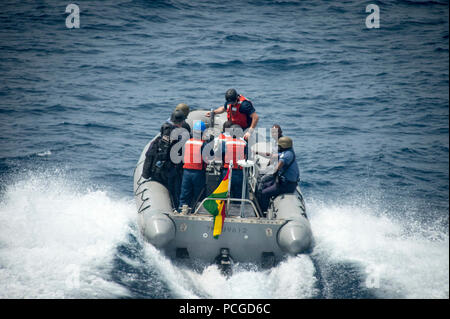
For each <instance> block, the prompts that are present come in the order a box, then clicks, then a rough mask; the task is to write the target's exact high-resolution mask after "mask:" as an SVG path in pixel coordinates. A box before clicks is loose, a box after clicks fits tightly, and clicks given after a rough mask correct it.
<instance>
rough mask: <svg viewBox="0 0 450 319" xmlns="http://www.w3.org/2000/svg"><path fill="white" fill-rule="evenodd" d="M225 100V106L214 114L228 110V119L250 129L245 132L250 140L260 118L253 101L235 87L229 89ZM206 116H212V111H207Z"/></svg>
mask: <svg viewBox="0 0 450 319" xmlns="http://www.w3.org/2000/svg"><path fill="white" fill-rule="evenodd" d="M225 100H226V102H225V104H224V106H221V107H219V108H217V109H215V110H214V111H213V112H214V114H221V113H223V112H225V111H226V112H227V119H228V121H231V122H232V123H233V124H237V125H239V126H240V127H242V129H243V130H244V131H245V130H247V129H248V130H247V132H246V133H245V134H244V139H245V140H248V138H249V137H250V135H251V134H252V133H253V131H254V129H255V128H256V125H257V124H258V120H259V117H258V114H256V111H255V108H254V107H253V104H252V102H250V100H248V99H247V98H245V97H244V96H243V95H240V94H238V93H237V92H236V90H235V89H229V90H227V92H226V93H225ZM206 116H207V117H209V116H211V112H207V113H206Z"/></svg>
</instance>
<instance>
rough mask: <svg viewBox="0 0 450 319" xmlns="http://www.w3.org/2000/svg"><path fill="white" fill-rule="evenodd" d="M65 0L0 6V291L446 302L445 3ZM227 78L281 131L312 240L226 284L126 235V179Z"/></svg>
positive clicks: (15, 294) (131, 232) (133, 232)
mask: <svg viewBox="0 0 450 319" xmlns="http://www.w3.org/2000/svg"><path fill="white" fill-rule="evenodd" d="M69 3H70V2H68V1H67V2H64V1H53V0H52V1H50V0H49V1H44V0H40V1H33V2H19V1H2V2H1V3H0V298H294V299H297V298H449V237H448V229H449V166H448V165H449V130H448V129H449V90H448V85H449V52H448V49H449V42H448V34H449V32H448V29H449V25H448V22H449V3H448V1H445V0H439V1H427V0H423V1H413V0H410V1H408V0H402V1H400V0H399V1H370V2H363V1H362V2H360V1H339V2H337V1H336V2H331V1H320V0H319V1H295V0H291V1H277V0H272V1H269V0H258V1H256V0H255V1H235V0H232V1H226V2H224V1H216V0H209V1H187V0H161V1H150V0H147V1H144V0H136V1H126V0H117V1H107V2H104V1H82V0H80V1H77V2H76V4H77V5H78V6H79V8H80V28H74V29H68V28H67V27H66V23H65V21H66V17H67V16H68V13H65V9H66V6H67V5H68V4H69ZM369 3H373V4H377V5H378V6H379V8H380V28H378V29H369V28H367V27H366V24H365V20H366V17H367V16H368V15H369V13H366V12H365V9H366V6H367V5H368V4H369ZM230 87H234V88H236V89H237V90H238V92H240V93H242V94H243V95H245V96H246V97H248V98H249V99H251V100H252V101H253V103H254V106H255V108H256V110H257V113H258V114H259V116H260V122H259V127H267V128H269V127H270V126H271V125H272V124H273V123H279V124H280V125H281V126H282V129H283V131H284V133H285V135H288V136H291V137H292V138H293V139H294V148H295V151H296V154H297V161H298V164H299V167H300V173H301V184H300V185H301V187H302V191H303V193H304V196H305V201H306V206H307V212H308V215H309V218H310V221H311V226H312V230H313V233H314V236H315V240H316V245H315V247H314V249H313V250H312V252H311V253H310V254H305V255H300V256H297V257H290V258H288V259H286V260H285V261H284V262H282V263H281V264H280V265H278V266H277V267H275V268H273V269H270V270H265V271H261V270H258V269H257V268H256V267H253V266H252V265H238V266H237V268H236V271H235V272H234V274H233V275H232V276H231V277H230V278H226V277H223V276H222V275H221V274H220V272H219V270H218V269H217V267H216V266H213V265H211V266H208V267H206V268H205V269H204V270H203V271H194V270H192V269H188V268H185V267H182V266H179V265H175V264H174V263H173V262H171V261H170V260H168V259H167V258H166V257H165V256H164V255H162V254H161V253H160V252H159V251H158V250H156V249H155V248H154V247H152V246H151V245H149V244H148V243H145V242H144V241H143V240H142V238H141V237H140V235H139V231H138V229H137V224H136V219H137V214H136V207H135V204H134V200H133V191H132V190H133V178H132V175H133V169H134V167H135V165H136V163H137V160H138V158H139V155H140V153H141V151H142V149H143V147H144V146H145V144H146V143H147V142H148V141H149V139H151V138H152V137H153V136H154V135H155V134H156V133H157V131H158V129H159V127H160V125H161V123H162V122H163V121H164V120H165V119H166V118H167V117H168V115H169V114H170V113H171V111H172V110H173V108H174V107H175V105H176V104H178V103H180V102H185V103H188V104H189V105H190V106H191V107H192V108H197V109H198V108H204V109H209V108H210V107H212V106H214V107H216V106H219V105H221V104H222V103H223V102H224V92H225V91H226V90H227V89H228V88H230Z"/></svg>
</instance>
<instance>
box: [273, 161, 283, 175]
mask: <svg viewBox="0 0 450 319" xmlns="http://www.w3.org/2000/svg"><path fill="white" fill-rule="evenodd" d="M283 165H284V160H279V161H278V165H277V167H276V168H275V171H274V172H273V176H276V175H277V174H278V172H279V171H280V170H281V168H282V167H283Z"/></svg>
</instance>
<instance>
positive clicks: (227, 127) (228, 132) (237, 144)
mask: <svg viewBox="0 0 450 319" xmlns="http://www.w3.org/2000/svg"><path fill="white" fill-rule="evenodd" d="M242 133H243V132H242V129H241V127H240V126H238V125H235V124H233V123H232V122H231V121H226V122H225V123H224V124H223V133H222V134H221V136H222V163H223V166H222V176H221V179H223V178H224V177H225V175H226V173H227V171H228V168H229V167H230V162H231V161H233V167H232V170H233V172H232V175H231V176H232V177H231V187H230V190H231V197H233V198H240V197H241V196H242V180H243V172H242V167H241V166H239V165H238V161H239V160H245V159H246V154H247V143H246V142H245V140H244V139H243V138H242Z"/></svg>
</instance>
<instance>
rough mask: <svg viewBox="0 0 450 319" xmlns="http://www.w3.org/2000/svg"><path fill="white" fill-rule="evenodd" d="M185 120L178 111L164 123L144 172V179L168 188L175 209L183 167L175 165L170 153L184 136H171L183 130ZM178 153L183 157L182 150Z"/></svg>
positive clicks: (148, 152) (151, 148)
mask: <svg viewBox="0 0 450 319" xmlns="http://www.w3.org/2000/svg"><path fill="white" fill-rule="evenodd" d="M184 120H185V117H184V113H183V112H182V111H181V110H176V111H175V112H173V113H172V115H171V117H170V119H168V120H167V121H166V122H164V124H163V125H162V126H161V129H160V135H159V136H158V137H157V138H156V139H155V140H154V141H153V143H152V144H151V145H150V147H149V148H148V150H147V152H146V154H145V162H144V167H143V170H142V176H143V177H144V178H147V179H148V178H151V179H152V180H154V181H157V182H160V183H161V184H163V185H164V186H166V187H167V190H168V191H169V194H170V197H171V200H172V205H173V207H174V208H175V209H176V208H178V205H179V200H180V193H181V176H182V173H183V165H182V163H181V164H180V163H174V162H173V161H172V160H171V158H170V152H171V150H172V147H173V146H174V145H175V144H176V143H178V142H179V141H181V138H182V136H181V135H182V134H181V133H180V135H179V136H178V138H177V139H173V138H171V134H172V132H173V131H174V130H175V129H177V128H179V129H181V128H183V123H185V122H184ZM184 132H185V131H184ZM178 153H179V154H178V155H179V156H181V154H182V150H181V149H180V150H179V152H178Z"/></svg>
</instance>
